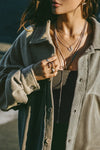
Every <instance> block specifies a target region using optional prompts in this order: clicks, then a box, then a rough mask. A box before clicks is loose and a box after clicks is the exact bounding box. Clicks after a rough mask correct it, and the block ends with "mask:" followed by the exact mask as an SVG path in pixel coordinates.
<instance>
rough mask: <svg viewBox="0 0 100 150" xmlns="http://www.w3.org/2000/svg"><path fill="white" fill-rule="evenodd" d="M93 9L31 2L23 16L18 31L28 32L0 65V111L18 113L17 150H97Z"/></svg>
mask: <svg viewBox="0 0 100 150" xmlns="http://www.w3.org/2000/svg"><path fill="white" fill-rule="evenodd" d="M97 4H98V2H97V0H86V1H85V0H51V1H49V0H47V1H45V0H41V1H37V0H34V1H33V2H32V3H31V4H30V6H29V7H28V9H27V10H26V11H25V12H24V14H23V16H22V20H21V26H20V28H21V27H24V25H25V24H26V23H28V22H30V24H31V26H29V27H28V28H27V29H25V31H23V32H22V33H21V34H20V35H19V36H18V38H17V39H16V40H15V42H14V43H13V45H12V47H11V48H10V50H9V51H8V52H7V53H6V54H5V55H4V57H3V59H2V60H1V62H0V87H1V88H0V89H1V90H0V107H1V109H2V110H8V109H11V108H13V109H19V116H18V121H19V124H18V125H19V143H20V149H21V150H42V149H43V150H46V149H47V150H65V149H67V150H98V149H100V128H99V125H100V40H99V38H100V25H99V23H98V22H97V21H96V19H95V18H94V17H95V14H96V10H97ZM93 16H94V17H93ZM33 24H34V25H33ZM24 28H25V27H24Z"/></svg>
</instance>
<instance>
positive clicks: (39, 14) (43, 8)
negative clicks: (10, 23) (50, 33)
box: [19, 0, 98, 29]
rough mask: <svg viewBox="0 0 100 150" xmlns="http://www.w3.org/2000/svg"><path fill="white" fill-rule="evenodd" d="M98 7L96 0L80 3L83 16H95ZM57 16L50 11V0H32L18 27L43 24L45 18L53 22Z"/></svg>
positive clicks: (86, 0) (86, 17)
mask: <svg viewBox="0 0 100 150" xmlns="http://www.w3.org/2000/svg"><path fill="white" fill-rule="evenodd" d="M97 8H98V0H85V2H83V3H82V11H83V17H84V18H85V19H88V18H89V17H92V16H96V13H97V10H98V9H97ZM56 18H57V16H56V15H54V14H52V12H51V3H50V0H32V1H31V3H30V5H29V6H28V8H27V9H26V10H25V11H24V13H23V14H22V17H21V22H20V28H19V29H21V28H22V27H24V28H25V24H27V23H28V24H35V25H43V24H45V23H46V21H47V20H51V21H52V22H54V21H55V20H56Z"/></svg>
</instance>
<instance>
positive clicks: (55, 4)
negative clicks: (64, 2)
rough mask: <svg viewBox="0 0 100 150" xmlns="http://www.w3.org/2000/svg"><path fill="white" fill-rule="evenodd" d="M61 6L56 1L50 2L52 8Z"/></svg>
mask: <svg viewBox="0 0 100 150" xmlns="http://www.w3.org/2000/svg"><path fill="white" fill-rule="evenodd" d="M60 5H61V4H59V3H58V2H56V1H52V6H53V7H59V6H60Z"/></svg>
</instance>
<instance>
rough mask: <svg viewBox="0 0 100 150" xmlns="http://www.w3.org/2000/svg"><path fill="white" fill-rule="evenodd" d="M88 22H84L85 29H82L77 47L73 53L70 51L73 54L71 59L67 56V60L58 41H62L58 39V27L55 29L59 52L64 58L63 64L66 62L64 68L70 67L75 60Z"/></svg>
mask: <svg viewBox="0 0 100 150" xmlns="http://www.w3.org/2000/svg"><path fill="white" fill-rule="evenodd" d="M86 24H87V22H85V24H84V27H83V30H82V31H81V34H80V37H79V39H78V41H77V43H76V45H75V47H74V48H73V49H72V50H71V53H70V54H71V56H72V57H71V59H70V58H67V60H65V58H64V56H63V53H62V50H61V48H60V46H59V43H58V42H60V41H59V39H58V36H57V33H56V29H55V31H54V35H55V40H56V45H57V49H58V52H59V54H60V55H61V57H62V59H63V64H64V67H63V68H64V69H65V68H66V69H68V67H69V66H70V64H71V63H72V61H73V60H74V58H75V56H76V55H77V52H78V49H79V46H80V44H81V42H82V39H83V36H84V33H85V29H86ZM65 48H67V49H68V47H66V46H65ZM70 49H71V48H70ZM61 68H62V67H61Z"/></svg>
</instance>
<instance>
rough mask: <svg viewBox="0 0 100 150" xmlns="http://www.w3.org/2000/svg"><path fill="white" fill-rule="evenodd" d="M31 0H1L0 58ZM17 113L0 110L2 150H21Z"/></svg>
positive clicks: (9, 43)
mask: <svg viewBox="0 0 100 150" xmlns="http://www.w3.org/2000/svg"><path fill="white" fill-rule="evenodd" d="M29 1H30V0H6V1H4V0H0V20H1V21H0V58H1V57H2V55H3V53H4V52H5V51H7V50H8V49H9V48H10V46H11V44H12V42H13V41H14V40H15V39H16V37H17V36H18V34H19V32H17V30H18V28H19V24H20V18H21V15H22V13H23V11H24V10H25V9H26V7H27V6H28V4H29ZM17 114H18V112H17V111H14V110H10V111H8V112H3V111H1V110H0V150H19V145H18V127H17Z"/></svg>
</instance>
